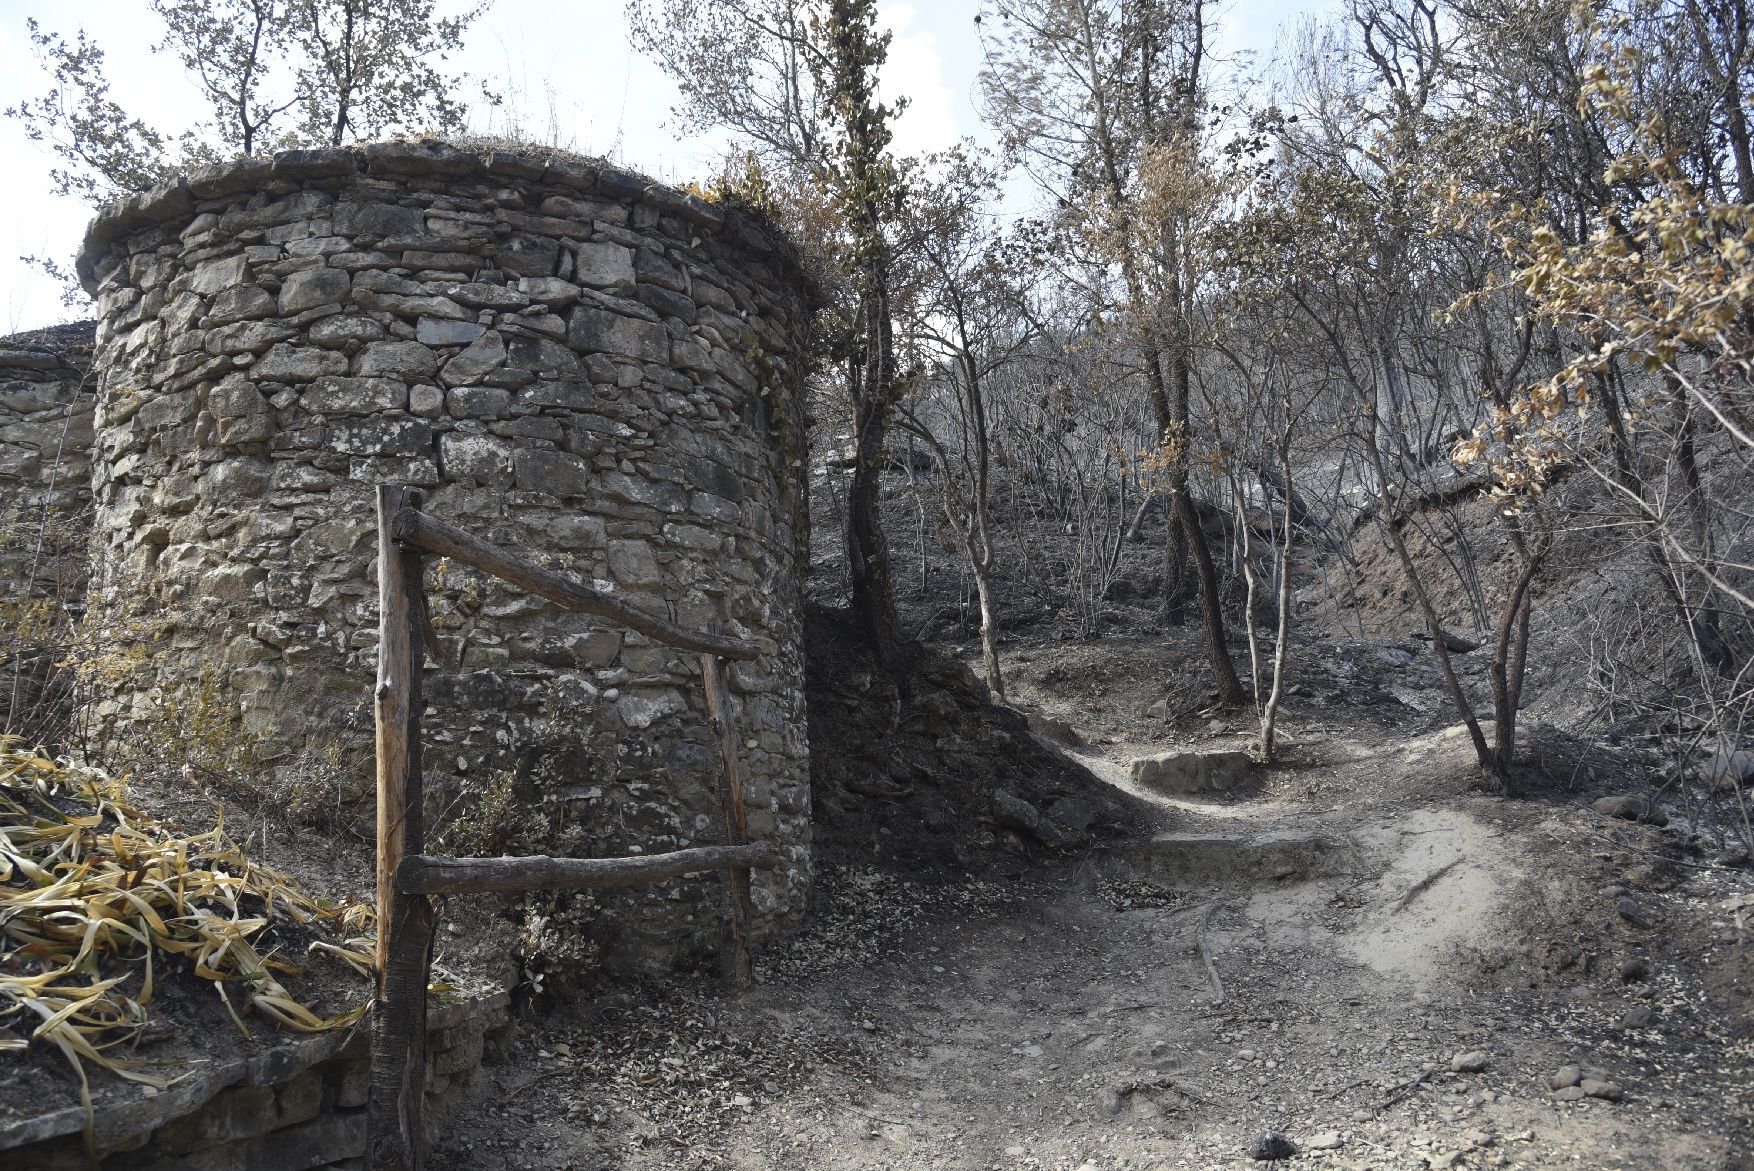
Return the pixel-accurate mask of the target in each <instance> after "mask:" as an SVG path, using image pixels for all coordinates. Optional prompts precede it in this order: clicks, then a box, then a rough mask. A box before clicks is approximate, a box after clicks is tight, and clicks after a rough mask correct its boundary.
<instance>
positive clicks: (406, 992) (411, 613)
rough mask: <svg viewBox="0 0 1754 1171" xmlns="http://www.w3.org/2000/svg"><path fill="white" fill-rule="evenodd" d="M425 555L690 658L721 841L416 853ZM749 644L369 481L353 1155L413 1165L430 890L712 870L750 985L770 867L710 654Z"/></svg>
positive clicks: (556, 886)
mask: <svg viewBox="0 0 1754 1171" xmlns="http://www.w3.org/2000/svg"><path fill="white" fill-rule="evenodd" d="M427 554H437V555H439V556H443V557H449V558H451V559H453V560H455V561H459V562H462V563H463V564H465V565H469V566H472V567H474V568H476V569H479V570H481V571H483V572H485V573H490V574H492V575H493V576H495V577H497V578H500V579H501V580H503V581H506V582H509V583H511V584H512V585H515V586H519V587H521V588H522V589H525V590H528V591H529V592H531V593H533V594H537V595H539V596H541V597H544V598H547V599H549V600H550V601H553V602H556V603H558V604H560V605H562V606H565V607H566V608H567V609H569V610H573V611H576V612H578V613H581V614H590V615H593V616H595V617H599V618H607V619H610V620H612V621H615V622H618V623H620V624H621V625H623V626H626V627H628V628H629V629H631V630H635V631H638V632H639V633H641V634H644V635H645V636H647V637H648V638H651V639H654V640H656V641H658V642H661V643H663V644H665V645H667V646H672V647H676V648H678V649H680V650H688V651H694V652H696V653H698V654H699V656H700V669H701V684H702V686H703V688H704V689H705V692H706V705H707V711H708V713H709V715H710V716H711V717H712V721H713V726H714V730H715V732H716V734H717V738H718V742H719V752H720V758H721V765H722V770H721V774H720V783H719V793H720V800H721V804H722V806H723V809H724V822H725V843H726V844H725V845H723V846H706V847H699V848H695V849H688V850H677V851H673V852H670V853H664V854H645V855H636V856H633V857H627V858H548V857H542V856H530V857H521V858H446V857H436V856H429V855H427V854H426V853H425V852H424V851H425V845H426V838H425V825H424V821H423V818H422V814H421V803H422V798H423V792H422V788H421V783H422V782H421V752H420V714H421V696H420V676H421V669H422V667H423V665H424V656H425V653H426V651H428V650H434V651H436V649H437V640H436V639H435V638H434V635H433V630H432V625H431V622H430V618H429V612H428V609H427V602H426V592H425V588H424V586H423V585H422V576H423V572H424V568H425V556H426V555H427ZM758 654H759V651H758V650H757V648H755V647H754V646H753V645H751V644H750V643H748V642H745V641H743V640H741V639H736V638H730V637H727V636H726V635H723V634H721V633H719V632H718V631H694V630H687V629H684V628H682V627H680V626H677V625H676V624H675V623H673V622H670V621H669V620H668V619H665V618H661V617H659V616H657V615H655V614H650V613H647V612H646V611H644V610H641V609H639V608H638V607H636V606H631V605H628V604H627V603H626V602H623V601H621V600H620V599H619V598H613V597H610V596H609V595H607V594H605V593H603V592H601V591H599V590H594V589H591V588H590V587H588V586H585V585H581V584H580V583H578V582H576V581H574V580H572V579H571V578H568V577H566V576H564V575H562V574H558V573H555V572H553V571H552V570H549V569H544V568H543V567H542V566H539V565H536V564H534V563H532V562H530V561H528V560H526V559H524V558H522V557H519V556H518V555H516V554H515V553H511V552H508V551H507V550H505V549H502V548H500V547H499V546H497V545H494V544H492V543H491V542H488V541H484V540H482V539H481V538H480V537H477V536H475V535H473V534H471V533H467V532H464V531H463V530H461V529H458V528H454V527H452V526H451V525H448V524H445V523H444V522H443V521H439V520H434V519H433V518H432V517H430V516H427V515H426V514H425V513H423V512H421V511H420V494H419V493H418V492H416V491H415V490H413V489H411V488H403V487H396V486H392V485H381V486H380V487H379V488H378V678H377V689H376V691H375V693H374V705H373V707H374V714H375V718H376V723H377V760H378V787H377V798H378V841H377V890H378V951H377V959H378V986H377V1003H376V1005H375V1008H374V1012H373V1014H372V1057H371V1062H372V1066H371V1099H370V1106H369V1109H368V1115H369V1118H368V1138H367V1150H366V1161H367V1165H368V1166H369V1167H370V1168H372V1171H417V1169H418V1168H419V1166H420V1161H421V1155H422V1149H421V1148H422V1146H423V1144H424V1138H425V1136H424V1133H423V1131H424V1128H423V1125H422V1122H421V1109H422V1105H423V1098H424V1095H425V1090H426V1054H425V1042H426V989H427V984H428V981H429V979H430V975H431V968H432V939H433V931H434V928H435V925H436V922H437V913H436V910H435V908H434V904H433V897H434V896H437V895H449V894H468V893H480V892H488V891H529V890H581V889H585V888H589V887H610V886H633V885H637V884H640V883H646V882H658V881H662V880H664V879H667V878H675V877H678V876H680V875H684V874H695V873H700V872H702V871H710V870H722V871H724V872H725V879H726V911H725V917H724V924H723V929H722V930H723V939H722V943H721V949H720V962H721V964H722V966H723V969H724V973H725V976H726V978H727V981H728V982H729V983H730V985H731V986H732V987H733V988H735V989H742V988H746V987H748V986H749V983H750V981H751V979H752V960H751V956H750V952H749V922H750V919H751V917H752V909H751V906H750V900H749V872H750V870H751V869H767V868H771V867H772V866H774V865H776V864H777V858H776V857H775V855H774V852H773V849H772V847H771V846H769V845H767V844H765V843H757V844H753V845H752V844H750V842H749V834H748V824H747V819H746V814H745V810H744V803H743V789H744V786H743V774H742V767H741V765H740V763H739V757H738V752H737V748H738V742H737V729H736V725H735V723H734V722H733V720H732V715H731V694H730V689H729V687H728V686H727V684H726V680H725V671H724V667H723V664H722V662H721V660H724V659H732V660H739V661H749V660H752V659H754V658H756V657H757V656H758Z"/></svg>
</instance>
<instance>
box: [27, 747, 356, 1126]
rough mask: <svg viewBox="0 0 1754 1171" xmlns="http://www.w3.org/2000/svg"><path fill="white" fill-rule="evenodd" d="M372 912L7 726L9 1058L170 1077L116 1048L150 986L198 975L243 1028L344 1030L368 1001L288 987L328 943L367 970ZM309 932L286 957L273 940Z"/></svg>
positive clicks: (142, 1015)
mask: <svg viewBox="0 0 1754 1171" xmlns="http://www.w3.org/2000/svg"><path fill="white" fill-rule="evenodd" d="M372 929H373V923H372V909H371V908H370V907H369V906H367V905H364V904H351V905H336V904H332V903H329V902H326V901H324V900H321V899H315V898H312V897H310V896H309V895H307V894H305V893H304V892H303V891H301V890H299V889H298V888H297V887H296V886H295V885H294V884H293V883H292V881H291V880H289V879H288V878H286V877H285V876H284V875H281V874H279V873H277V872H275V871H273V870H271V869H268V868H267V867H264V866H259V865H257V864H255V863H254V862H252V861H251V860H250V859H249V858H248V857H246V856H245V854H244V852H243V850H242V849H241V848H240V847H239V846H238V845H237V844H236V843H235V842H233V841H231V840H230V839H229V838H227V837H226V835H225V829H224V824H223V821H222V822H221V824H220V825H218V826H216V827H215V828H214V829H213V830H211V831H209V832H206V833H200V834H194V835H184V834H181V833H179V832H177V831H176V830H175V829H174V828H173V827H171V826H167V825H165V824H162V823H160V822H158V821H155V820H154V819H153V818H151V817H149V816H147V815H146V814H144V813H142V812H140V811H139V810H138V809H135V808H133V807H131V806H129V805H128V804H126V803H125V802H124V801H123V800H122V786H121V785H120V783H119V782H115V781H112V780H110V779H109V778H107V777H105V776H104V775H103V774H102V773H99V772H97V771H95V770H91V769H86V768H82V767H79V766H75V765H71V764H68V763H66V762H64V761H63V762H57V761H52V760H48V759H45V758H44V757H42V756H39V755H37V754H36V753H34V752H30V751H26V750H24V747H23V744H22V742H21V741H19V740H17V739H16V738H12V737H0V1053H5V1052H19V1051H23V1050H26V1049H29V1048H30V1047H31V1046H32V1044H33V1042H35V1043H41V1044H44V1045H52V1046H54V1047H55V1048H56V1049H58V1050H59V1051H60V1052H61V1054H62V1055H63V1056H65V1058H66V1059H67V1061H68V1062H69V1063H70V1064H71V1065H72V1067H73V1070H74V1072H75V1073H76V1074H77V1075H78V1078H79V1082H80V1087H81V1100H82V1101H83V1102H84V1103H85V1105H86V1107H87V1109H88V1110H89V1109H90V1106H91V1093H90V1085H89V1082H88V1080H87V1075H86V1067H87V1066H88V1065H96V1066H99V1067H101V1068H103V1069H107V1070H109V1071H111V1072H113V1073H115V1074H117V1075H119V1076H121V1077H124V1078H127V1079H129V1080H131V1081H137V1082H143V1083H146V1084H148V1085H154V1086H164V1085H166V1084H168V1082H169V1081H170V1080H171V1079H168V1078H165V1077H162V1076H160V1075H158V1074H154V1073H152V1072H149V1070H148V1066H147V1063H145V1062H142V1061H139V1060H136V1059H131V1058H128V1057H123V1056H120V1053H121V1052H122V1051H124V1050H126V1049H127V1048H129V1047H130V1046H131V1045H133V1044H135V1043H137V1042H139V1040H140V1039H141V1037H142V1035H143V1032H144V1030H145V1029H146V1026H147V1024H148V1021H149V1020H150V1014H151V1011H152V1009H151V1006H152V1004H153V997H154V990H155V986H162V985H163V984H164V982H165V981H166V979H167V978H169V977H171V976H172V975H173V974H174V975H175V976H177V977H179V978H180V977H182V976H183V975H184V974H185V973H188V974H192V975H193V977H194V978H195V980H196V981H197V982H200V983H203V984H205V985H206V986H208V987H210V988H211V989H212V992H213V994H214V995H216V996H217V997H218V999H219V1001H220V1003H221V1004H223V1005H224V1008H225V1011H226V1012H227V1014H229V1016H230V1018H231V1019H232V1021H234V1022H235V1023H236V1025H237V1027H238V1028H239V1029H240V1030H242V1031H243V1033H244V1034H245V1035H246V1036H248V1035H249V1027H248V1025H246V1023H245V1017H247V1016H250V1015H252V1014H254V1015H256V1016H258V1017H261V1018H265V1019H267V1020H268V1021H271V1022H273V1023H274V1024H275V1025H278V1026H283V1027H285V1028H289V1029H293V1030H296V1031H299V1032H318V1031H322V1030H326V1029H335V1028H341V1027H344V1026H347V1025H350V1024H352V1023H354V1022H355V1021H357V1020H358V1019H359V1018H360V1017H361V1015H363V1013H364V1012H365V1009H366V1006H367V1003H368V995H367V993H368V986H367V985H365V984H364V983H362V985H361V988H360V997H359V1001H360V1003H359V1005H358V1007H356V1008H354V1009H352V1010H350V1011H347V1012H344V1013H341V1014H339V1015H336V1016H329V1017H323V1016H319V1015H318V1014H317V1013H315V1012H313V1011H312V1010H311V1009H310V1008H309V1007H307V1006H306V1005H305V1004H304V1003H302V1002H301V1001H300V999H299V998H298V997H297V996H295V995H294V994H293V993H292V992H289V991H288V990H287V988H286V987H285V985H283V984H282V983H281V978H282V977H287V976H296V975H298V974H300V973H302V972H303V970H304V969H303V966H302V964H303V961H304V960H306V959H307V958H311V957H314V956H316V955H317V954H319V953H322V954H326V955H328V956H331V957H334V958H336V959H338V960H339V961H341V962H342V963H345V964H347V965H348V966H349V967H351V968H352V969H353V970H354V971H355V972H357V973H359V974H360V975H361V976H362V977H369V971H370V969H369V964H370V962H371V955H372V942H371V939H370V932H371V931H372ZM286 938H296V939H299V940H302V941H305V943H306V946H305V949H304V954H303V955H299V956H292V955H288V954H285V951H284V947H283V945H276V944H274V943H273V942H272V941H273V940H274V939H286Z"/></svg>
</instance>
